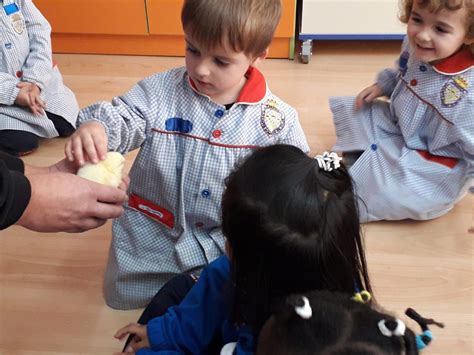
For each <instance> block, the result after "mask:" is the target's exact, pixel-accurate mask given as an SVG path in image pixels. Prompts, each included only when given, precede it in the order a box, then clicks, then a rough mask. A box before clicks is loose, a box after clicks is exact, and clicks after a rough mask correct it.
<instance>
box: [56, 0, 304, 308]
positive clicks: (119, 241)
mask: <svg viewBox="0 0 474 355" xmlns="http://www.w3.org/2000/svg"><path fill="white" fill-rule="evenodd" d="M280 14H281V2H280V0H245V1H242V0H186V1H185V2H184V6H183V10H182V23H183V29H184V32H185V39H186V67H182V68H176V69H172V70H169V71H167V72H164V73H158V74H155V75H152V76H150V77H148V78H145V79H144V80H142V81H140V82H139V83H138V84H136V85H135V86H134V87H133V88H132V89H131V90H130V91H129V92H128V93H126V94H125V95H123V96H120V97H116V98H114V99H113V100H112V102H111V103H108V102H100V103H97V104H94V105H92V106H90V107H87V108H85V109H83V110H82V111H81V112H80V114H79V119H78V120H79V128H78V130H77V132H76V133H75V134H74V135H73V136H72V138H71V139H70V140H69V142H68V143H67V144H66V148H65V151H66V154H67V156H68V157H69V159H71V160H76V161H78V162H79V163H80V164H82V163H84V158H85V156H87V157H88V158H89V159H90V160H92V161H98V160H99V159H101V158H103V156H104V155H105V153H106V152H107V150H114V151H119V152H121V153H126V152H128V151H130V150H133V149H136V148H140V152H139V153H138V155H137V158H136V159H135V162H134V164H133V166H132V169H131V171H130V180H131V183H130V188H129V197H130V198H129V201H128V205H127V206H126V208H125V212H124V214H123V215H122V217H120V218H119V219H117V220H115V221H114V223H113V239H112V244H111V247H110V253H109V259H108V265H107V270H106V275H105V298H106V301H107V303H108V304H109V305H110V306H111V307H114V308H119V309H130V308H138V307H143V306H145V305H147V303H148V302H149V301H150V299H151V298H152V297H153V296H154V295H155V294H156V292H157V291H158V290H159V289H160V288H161V286H162V285H163V284H164V283H165V282H166V281H168V280H169V279H170V278H171V277H173V276H174V275H177V274H180V273H183V272H184V273H195V272H199V271H200V270H201V269H202V268H203V267H204V266H206V265H207V264H208V263H210V262H211V261H213V260H214V259H216V258H217V257H219V256H220V255H222V254H223V253H224V250H225V249H224V238H223V235H222V231H221V220H220V205H221V195H222V192H223V190H224V185H225V178H226V176H227V175H228V174H229V172H230V171H231V170H232V168H234V166H235V164H236V163H238V162H239V161H240V160H241V159H242V158H243V157H245V156H246V155H247V154H249V153H250V152H251V151H252V150H253V149H256V148H258V147H263V146H267V145H271V144H275V143H286V144H291V145H294V146H297V147H298V148H300V149H302V150H303V151H305V152H308V151H309V148H308V145H307V142H306V139H305V136H304V133H303V130H302V128H301V126H300V123H299V121H298V116H297V113H296V111H295V110H294V109H293V108H292V107H290V106H289V105H288V104H286V103H284V102H283V101H282V100H280V99H279V98H278V97H277V96H275V95H274V94H272V92H271V91H270V90H269V88H268V87H267V84H266V82H265V79H264V77H263V75H262V74H261V73H260V72H259V71H258V70H257V68H256V65H257V64H258V63H259V62H260V61H261V60H263V59H264V58H265V56H266V54H267V50H268V47H269V45H270V42H271V39H272V36H273V33H274V31H275V28H276V26H277V24H278V21H279V18H280Z"/></svg>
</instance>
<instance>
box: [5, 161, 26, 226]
mask: <svg viewBox="0 0 474 355" xmlns="http://www.w3.org/2000/svg"><path fill="white" fill-rule="evenodd" d="M23 171H24V164H23V161H22V160H21V159H18V158H15V157H12V156H9V155H8V154H5V153H2V152H0V229H5V228H7V227H9V226H11V225H12V224H14V223H16V222H17V221H18V219H19V218H20V216H21V215H22V214H23V212H24V210H25V209H26V206H27V205H28V202H29V201H30V195H31V187H30V183H29V181H28V179H27V178H26V177H25V176H24V175H23Z"/></svg>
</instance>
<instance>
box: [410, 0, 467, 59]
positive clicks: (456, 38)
mask: <svg viewBox="0 0 474 355" xmlns="http://www.w3.org/2000/svg"><path fill="white" fill-rule="evenodd" d="M466 21H467V9H466V8H465V7H463V8H461V9H459V10H455V11H451V10H447V9H442V10H440V11H438V12H431V11H430V10H429V9H428V7H425V8H421V7H420V6H419V4H418V1H414V3H413V7H412V11H411V15H410V19H409V21H408V26H407V35H408V39H409V40H410V45H411V46H412V48H413V49H414V51H415V56H416V57H417V58H418V59H420V60H422V61H424V62H427V63H431V64H436V63H437V62H438V61H440V60H443V59H445V58H447V57H449V56H451V55H453V54H454V53H456V52H457V51H458V50H459V49H460V48H461V46H462V45H463V44H469V43H470V41H468V40H467V25H466Z"/></svg>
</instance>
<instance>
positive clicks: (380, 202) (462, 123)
mask: <svg viewBox="0 0 474 355" xmlns="http://www.w3.org/2000/svg"><path fill="white" fill-rule="evenodd" d="M466 50H467V52H466V51H462V52H461V53H459V55H458V56H455V57H452V58H450V59H449V61H446V62H442V63H439V64H437V65H436V66H432V65H430V64H428V63H423V62H421V61H420V60H418V59H416V58H415V57H414V56H413V55H412V52H411V49H410V47H409V44H408V41H407V40H405V41H404V43H403V46H402V53H401V55H400V59H399V60H398V68H397V69H387V70H384V71H382V72H381V73H380V74H379V75H378V79H377V83H378V84H379V85H380V86H381V87H382V89H383V91H384V92H385V93H386V94H388V95H389V96H390V101H389V102H385V101H382V100H376V101H375V102H373V103H372V104H368V105H364V107H363V108H362V109H361V110H359V111H355V110H354V98H353V97H334V98H331V99H330V107H331V110H332V112H333V115H334V123H335V126H336V134H337V142H336V145H335V146H334V148H333V149H334V150H338V151H343V152H350V151H363V154H362V155H361V157H360V158H359V159H358V160H357V161H356V162H355V163H354V165H353V166H352V167H351V168H350V170H349V172H350V174H351V176H352V178H353V179H354V182H355V188H356V193H357V194H358V196H359V197H360V203H359V209H360V213H361V221H362V222H367V221H376V220H400V219H405V218H410V219H416V220H425V219H431V218H435V217H438V216H440V215H442V214H444V213H446V212H448V211H449V210H450V209H451V208H452V207H453V205H454V203H455V202H457V200H458V199H459V197H460V196H461V195H462V194H463V192H465V191H466V188H467V187H468V186H472V181H473V180H472V178H473V172H474V169H473V166H474V165H473V164H474V119H473V117H474V88H473V86H474V69H473V63H474V61H473V57H472V54H470V52H468V49H466ZM446 158H455V159H446ZM453 165H454V166H453Z"/></svg>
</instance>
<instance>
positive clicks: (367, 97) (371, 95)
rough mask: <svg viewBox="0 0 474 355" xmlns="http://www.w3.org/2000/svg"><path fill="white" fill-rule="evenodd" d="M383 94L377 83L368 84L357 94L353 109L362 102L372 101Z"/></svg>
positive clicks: (357, 108) (358, 107)
mask: <svg viewBox="0 0 474 355" xmlns="http://www.w3.org/2000/svg"><path fill="white" fill-rule="evenodd" d="M382 95H383V92H382V88H381V87H380V86H378V85H377V84H374V85H372V86H369V87H368V88H365V89H364V90H362V91H361V92H360V93H359V95H357V97H356V100H355V109H356V110H359V109H360V108H361V107H362V106H363V105H364V104H366V103H370V102H372V101H374V100H375V99H376V98H377V97H380V96H382Z"/></svg>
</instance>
